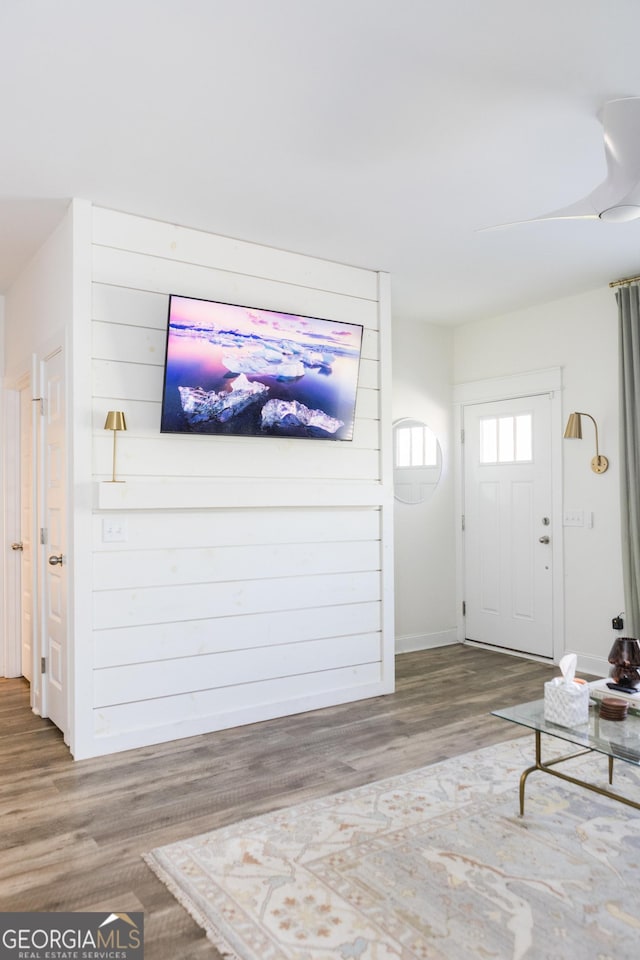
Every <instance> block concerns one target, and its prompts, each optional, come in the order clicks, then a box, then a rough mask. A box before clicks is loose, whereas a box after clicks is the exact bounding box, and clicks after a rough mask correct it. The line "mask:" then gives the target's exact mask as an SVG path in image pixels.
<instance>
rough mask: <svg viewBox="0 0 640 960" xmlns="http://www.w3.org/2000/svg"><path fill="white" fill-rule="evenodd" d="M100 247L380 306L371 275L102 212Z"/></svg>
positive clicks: (97, 229) (98, 211)
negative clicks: (327, 292)
mask: <svg viewBox="0 0 640 960" xmlns="http://www.w3.org/2000/svg"><path fill="white" fill-rule="evenodd" d="M93 242H94V244H98V245H102V246H106V247H116V248H118V249H121V250H127V251H130V252H132V253H137V252H139V251H140V252H143V253H146V254H150V255H151V256H153V257H157V258H162V259H167V258H171V259H175V260H176V261H181V262H182V263H186V264H202V265H207V266H209V265H214V264H215V265H216V266H218V267H219V268H221V269H223V270H229V271H232V272H234V273H240V274H243V275H246V274H249V275H252V276H255V277H264V278H269V279H275V280H280V281H282V282H286V283H291V282H292V278H293V277H295V278H296V282H298V283H300V284H302V285H304V286H307V287H312V288H316V289H318V290H332V291H335V292H337V293H342V294H347V295H349V296H357V297H362V298H365V299H369V300H374V301H375V300H377V297H378V291H377V282H376V280H377V278H376V275H375V273H373V272H372V271H371V270H364V269H362V268H361V267H352V266H349V265H347V264H342V263H335V262H334V261H331V260H319V259H317V258H315V257H307V256H304V255H302V254H298V253H291V252H289V251H287V250H278V249H276V248H275V247H265V246H263V245H262V244H257V243H250V242H247V241H245V240H234V239H231V238H229V237H221V236H216V235H215V234H211V233H205V232H204V231H201V230H193V229H190V228H188V227H181V226H177V225H175V224H170V223H160V222H158V221H151V220H147V219H146V218H144V217H137V216H134V215H132V214H122V213H117V212H115V211H113V210H107V209H104V208H100V207H96V208H95V209H94V217H93Z"/></svg>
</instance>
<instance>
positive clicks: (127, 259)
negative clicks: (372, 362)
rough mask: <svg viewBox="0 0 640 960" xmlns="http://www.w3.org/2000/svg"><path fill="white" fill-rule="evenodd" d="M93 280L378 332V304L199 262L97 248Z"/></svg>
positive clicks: (94, 254) (94, 255) (95, 249)
mask: <svg viewBox="0 0 640 960" xmlns="http://www.w3.org/2000/svg"><path fill="white" fill-rule="evenodd" d="M93 271H94V278H95V280H97V281H98V282H99V283H110V284H118V285H120V286H122V287H129V288H132V289H138V290H148V291H150V292H152V293H165V294H169V293H174V294H177V295H178V296H182V297H197V298H201V299H204V300H222V301H224V302H225V303H238V304H242V305H243V306H245V305H246V306H250V307H253V306H255V307H261V308H264V309H266V310H281V311H283V312H284V313H297V314H302V315H304V316H309V317H324V318H326V319H329V318H330V319H332V320H338V321H341V322H343V323H359V324H361V325H362V326H364V327H368V328H370V329H372V330H377V329H378V313H377V307H376V304H375V302H373V301H372V300H363V299H359V298H358V297H347V296H344V295H342V294H339V293H333V292H330V291H326V290H318V289H313V288H310V287H304V286H298V285H297V284H294V283H282V282H280V281H275V280H265V279H264V278H262V277H252V276H245V275H240V274H237V273H229V272H226V271H224V270H217V269H214V268H213V267H205V266H200V265H198V264H190V263H179V262H176V261H173V260H167V259H160V258H158V257H152V256H148V255H146V254H142V253H130V252H128V251H125V250H114V249H112V248H110V247H94V248H93Z"/></svg>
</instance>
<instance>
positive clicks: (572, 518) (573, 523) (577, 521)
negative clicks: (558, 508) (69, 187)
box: [562, 510, 584, 527]
mask: <svg viewBox="0 0 640 960" xmlns="http://www.w3.org/2000/svg"><path fill="white" fill-rule="evenodd" d="M562 525H563V526H565V527H584V511H583V510H565V511H564V514H563V517H562Z"/></svg>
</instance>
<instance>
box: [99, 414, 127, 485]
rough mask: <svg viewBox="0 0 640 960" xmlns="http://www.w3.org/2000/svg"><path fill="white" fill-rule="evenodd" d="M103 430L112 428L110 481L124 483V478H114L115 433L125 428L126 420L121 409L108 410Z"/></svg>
mask: <svg viewBox="0 0 640 960" xmlns="http://www.w3.org/2000/svg"><path fill="white" fill-rule="evenodd" d="M104 428H105V430H113V476H112V477H111V481H110V482H111V483H124V480H116V435H117V433H118V431H119V430H126V429H127V421H126V420H125V418H124V413H123V412H122V410H109V413H108V414H107V419H106V420H105V422H104Z"/></svg>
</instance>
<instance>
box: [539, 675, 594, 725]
mask: <svg viewBox="0 0 640 960" xmlns="http://www.w3.org/2000/svg"><path fill="white" fill-rule="evenodd" d="M544 718H545V720H548V721H549V722H550V723H557V724H558V726H560V727H579V726H580V725H581V724H583V723H588V722H589V686H588V684H586V683H574V682H573V681H572V682H571V683H557V682H555V681H553V680H550V681H549V682H548V683H545V685H544Z"/></svg>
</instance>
